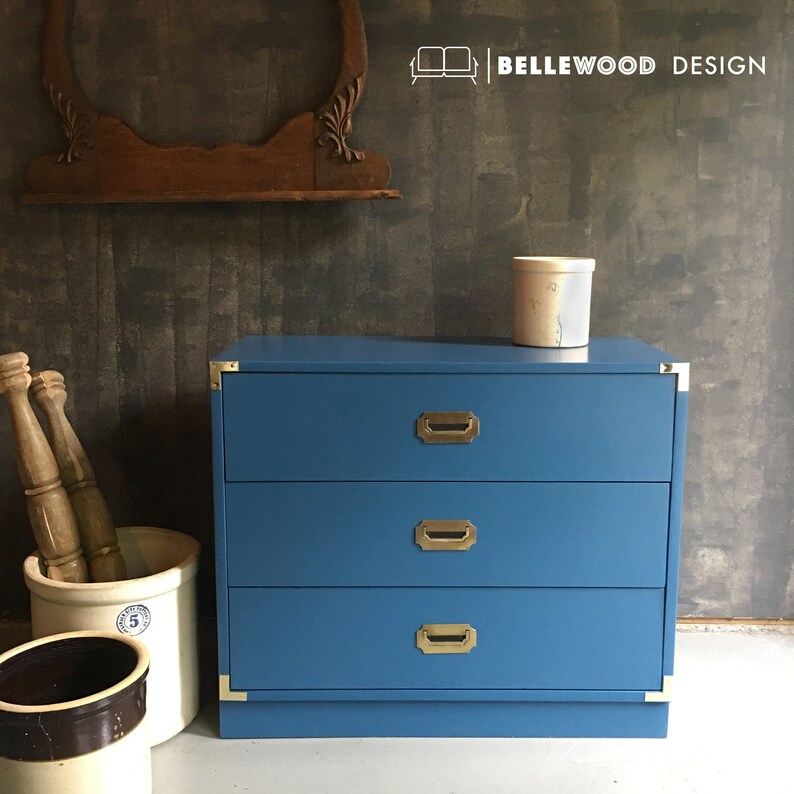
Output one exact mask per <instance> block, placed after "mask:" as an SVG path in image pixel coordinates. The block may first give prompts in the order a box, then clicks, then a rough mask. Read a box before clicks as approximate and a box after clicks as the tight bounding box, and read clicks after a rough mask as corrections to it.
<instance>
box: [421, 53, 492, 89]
mask: <svg viewBox="0 0 794 794" xmlns="http://www.w3.org/2000/svg"><path fill="white" fill-rule="evenodd" d="M478 66H479V64H478V63H477V59H476V58H475V57H474V56H473V55H472V54H471V50H470V49H469V48H468V47H420V48H419V49H418V50H417V51H416V57H415V58H414V59H413V60H412V61H411V76H412V77H413V83H411V85H414V83H416V81H417V80H418V79H419V78H420V77H468V78H469V79H470V80H471V81H472V83H474V85H477V68H478Z"/></svg>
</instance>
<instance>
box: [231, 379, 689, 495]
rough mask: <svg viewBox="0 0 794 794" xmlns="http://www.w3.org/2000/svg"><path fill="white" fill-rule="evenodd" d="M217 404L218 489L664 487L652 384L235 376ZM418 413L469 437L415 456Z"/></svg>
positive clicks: (662, 390) (666, 451)
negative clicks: (263, 484)
mask: <svg viewBox="0 0 794 794" xmlns="http://www.w3.org/2000/svg"><path fill="white" fill-rule="evenodd" d="M222 394H223V420H224V440H225V465H226V479H227V480H229V481H240V482H243V481H290V480H293V481H294V480H321V481H334V480H340V481H345V480H450V481H455V480H463V481H465V480H475V481H477V480H479V481H485V480H490V481H511V480H513V481H520V480H523V481H566V480H567V481H621V480H622V481H632V482H641V481H646V482H665V481H669V480H670V469H671V456H672V443H673V408H674V400H675V379H674V378H670V377H665V376H661V375H653V374H649V375H618V374H616V375H592V374H588V375H568V374H564V375H364V374H278V373H240V374H235V375H232V376H230V377H227V378H225V380H224V385H223V392H222ZM425 412H471V413H472V414H473V415H475V416H476V417H477V418H478V419H479V435H478V436H477V437H476V438H474V440H473V441H471V442H470V443H447V444H427V443H425V442H424V441H423V440H422V439H420V438H419V437H418V436H417V419H419V417H420V416H421V415H422V414H423V413H425Z"/></svg>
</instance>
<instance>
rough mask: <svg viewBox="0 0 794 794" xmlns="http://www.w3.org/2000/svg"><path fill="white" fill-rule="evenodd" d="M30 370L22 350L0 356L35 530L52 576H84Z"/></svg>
mask: <svg viewBox="0 0 794 794" xmlns="http://www.w3.org/2000/svg"><path fill="white" fill-rule="evenodd" d="M29 371H30V367H29V366H28V357H27V356H26V355H25V354H24V353H9V354H7V355H4V356H0V394H3V395H4V397H5V398H6V401H7V402H8V409H9V413H10V416H11V428H12V430H13V433H14V441H15V444H16V456H17V466H18V467H19V476H20V479H21V480H22V484H23V486H24V488H25V496H26V497H27V504H28V515H29V516H30V524H31V526H32V528H33V535H34V536H35V538H36V543H37V544H38V547H39V551H40V553H41V556H42V558H43V559H44V562H45V563H46V565H47V575H48V576H49V578H50V579H55V580H57V581H61V582H87V581H88V568H87V566H86V561H85V557H83V550H82V548H81V547H80V535H79V532H78V529H77V519H76V517H75V514H74V509H73V508H72V503H71V502H70V501H69V495H68V494H67V493H66V489H65V488H64V487H63V484H62V483H61V479H60V476H59V472H58V464H57V463H56V462H55V456H54V455H53V454H52V450H51V449H50V445H49V444H48V443H47V439H46V438H45V436H44V431H43V430H42V429H41V426H40V425H39V421H38V419H36V415H35V414H34V413H33V409H32V408H31V406H30V402H29V401H28V386H29V385H30V380H31V378H30V375H29V374H28V372H29Z"/></svg>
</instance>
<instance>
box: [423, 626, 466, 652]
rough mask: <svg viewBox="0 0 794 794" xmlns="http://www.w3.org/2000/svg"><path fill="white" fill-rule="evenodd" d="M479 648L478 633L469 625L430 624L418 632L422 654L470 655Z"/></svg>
mask: <svg viewBox="0 0 794 794" xmlns="http://www.w3.org/2000/svg"><path fill="white" fill-rule="evenodd" d="M476 646H477V631H476V629H474V628H472V627H471V626H470V625H469V624H468V623H428V624H425V625H424V626H422V628H421V629H419V631H417V632H416V647H417V648H419V650H420V651H421V652H422V653H469V652H470V651H471V649H472V648H475V647H476Z"/></svg>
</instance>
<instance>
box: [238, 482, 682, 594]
mask: <svg viewBox="0 0 794 794" xmlns="http://www.w3.org/2000/svg"><path fill="white" fill-rule="evenodd" d="M669 492H670V489H669V485H667V484H665V483H449V482H445V483H418V482H415V483H316V482H310V483H228V484H227V486H226V519H227V520H226V533H227V538H226V548H227V554H228V560H227V563H228V579H229V585H230V586H232V587H301V586H313V587H373V586H377V587H389V586H391V587H434V586H445V587H454V586H466V587H664V584H665V577H666V567H667V526H668V505H669ZM450 520H457V521H458V522H460V523H459V524H458V525H457V526H455V525H449V524H435V523H430V522H438V521H450ZM418 526H419V527H420V530H419V533H418V534H419V536H420V540H421V539H423V535H424V536H425V537H424V539H429V540H430V542H429V543H424V545H425V546H429V547H430V548H429V549H427V550H425V549H423V548H420V546H419V545H418V544H417V542H416V540H417V531H416V528H417V527H418ZM425 527H427V532H426V533H425ZM464 538H465V539H466V542H464V543H457V542H456V541H457V540H459V539H460V540H463V539H464ZM472 540H474V544H473V545H471V546H470V548H469V549H468V550H457V549H455V547H456V546H461V545H462V546H465V545H468V544H469V543H470V542H471V541H472Z"/></svg>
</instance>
